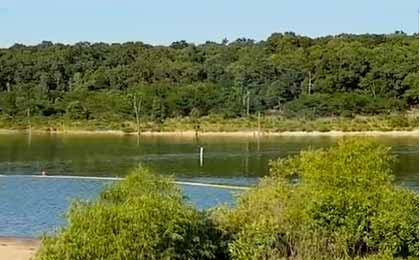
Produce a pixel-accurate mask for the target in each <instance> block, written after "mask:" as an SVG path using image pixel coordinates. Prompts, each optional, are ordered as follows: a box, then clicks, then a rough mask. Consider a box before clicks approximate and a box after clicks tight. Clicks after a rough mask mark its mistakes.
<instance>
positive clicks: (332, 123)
mask: <svg viewBox="0 0 420 260" xmlns="http://www.w3.org/2000/svg"><path fill="white" fill-rule="evenodd" d="M18 132H31V133H34V134H46V133H50V134H80V135H84V134H86V135H89V134H111V135H130V136H132V135H140V136H185V137H194V136H238V137H241V136H243V137H263V136H347V135H351V136H418V135H419V132H418V111H417V110H414V111H410V112H406V113H398V114H393V115H386V116H370V117H368V116H355V117H352V118H349V117H324V118H315V119H306V118H284V117H276V116H264V117H254V116H251V117H247V118H245V117H243V118H231V119H223V118H221V117H202V118H191V117H182V118H169V119H166V120H164V121H162V122H154V121H146V120H144V121H143V120H142V121H140V123H139V124H138V125H137V124H136V123H135V122H133V121H116V122H109V121H103V120H68V119H62V118H59V119H45V118H42V117H38V118H37V117H34V118H32V119H31V120H30V122H28V121H26V120H23V119H12V118H0V133H3V134H4V133H18Z"/></svg>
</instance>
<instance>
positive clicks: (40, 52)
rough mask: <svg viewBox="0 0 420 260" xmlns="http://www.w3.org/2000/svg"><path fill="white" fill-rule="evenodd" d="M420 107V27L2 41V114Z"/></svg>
mask: <svg viewBox="0 0 420 260" xmlns="http://www.w3.org/2000/svg"><path fill="white" fill-rule="evenodd" d="M413 106H418V34H414V35H406V34H404V33H403V32H395V33H393V34H385V35H373V34H364V35H349V34H342V35H337V36H327V37H320V38H309V37H305V36H300V35H296V34H294V33H291V32H288V33H274V34H272V35H271V36H270V37H268V39H266V40H264V41H259V42H256V41H254V40H251V39H237V40H235V41H232V42H228V41H227V40H223V41H222V42H221V43H217V42H206V43H204V44H199V45H196V44H191V43H187V42H185V41H178V42H174V43H172V44H171V45H170V46H152V45H148V44H144V43H142V42H127V43H123V44H106V43H88V42H80V43H76V44H74V45H64V44H60V43H56V44H53V43H51V42H47V41H45V42H42V43H41V44H38V45H35V46H24V45H21V44H15V45H14V46H12V47H10V48H7V49H0V115H2V117H3V118H19V117H31V116H39V117H48V118H61V117H66V118H69V119H98V120H112V121H123V120H133V119H134V118H136V116H137V118H144V119H147V120H156V121H160V120H163V119H165V118H172V117H178V116H193V117H200V116H206V115H210V114H218V115H223V116H224V117H230V118H232V117H240V116H247V115H252V114H256V113H263V114H278V115H283V116H291V117H293V116H299V117H306V116H315V117H318V116H337V115H341V116H353V115H355V114H363V115H373V114H383V113H389V112H392V111H404V110H407V109H409V108H410V107H413Z"/></svg>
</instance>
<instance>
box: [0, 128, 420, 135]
mask: <svg viewBox="0 0 420 260" xmlns="http://www.w3.org/2000/svg"><path fill="white" fill-rule="evenodd" d="M27 132H28V131H27V130H13V129H0V134H13V133H27ZM32 133H33V134H60V135H129V136H136V135H137V133H126V132H123V131H120V130H94V131H90V130H66V131H45V130H32ZM141 136H183V137H195V136H196V133H195V131H170V132H151V131H145V132H142V133H141ZM198 136H221V137H270V136H302V137H304V136H314V137H316V136H331V137H340V136H392V137H398V136H407V137H419V130H418V129H415V130H411V131H357V132H351V131H349V132H347V131H328V132H319V131H312V132H306V131H284V132H260V133H258V131H232V132H199V133H198Z"/></svg>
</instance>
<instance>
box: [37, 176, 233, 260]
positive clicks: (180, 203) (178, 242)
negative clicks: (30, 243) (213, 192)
mask: <svg viewBox="0 0 420 260" xmlns="http://www.w3.org/2000/svg"><path fill="white" fill-rule="evenodd" d="M220 235H221V234H220V232H219V231H218V230H217V229H216V228H215V227H214V225H213V223H212V222H211V221H210V220H209V219H208V218H207V217H206V214H205V213H203V212H198V211H197V210H195V209H194V208H193V207H192V206H190V205H187V204H185V202H184V198H183V197H182V194H181V192H180V191H179V189H178V188H177V187H176V186H175V185H174V184H173V183H172V180H171V179H167V178H163V177H157V176H156V175H153V174H151V173H149V172H148V171H147V170H146V169H139V170H137V171H136V172H135V173H133V174H132V175H131V176H129V177H128V178H127V179H126V180H124V181H123V182H122V183H118V184H113V185H112V186H110V187H108V189H106V190H105V191H104V192H103V193H102V194H101V195H100V198H99V199H98V200H96V201H92V202H77V203H75V204H73V206H72V207H71V209H70V211H69V213H68V226H67V227H65V228H63V229H62V230H61V231H60V232H58V233H57V234H56V235H54V236H51V237H49V236H46V237H44V239H43V242H42V247H41V249H40V250H39V252H38V254H37V257H36V259H40V260H43V259H45V260H46V259H84V260H89V259H124V260H129V259H224V251H225V250H224V249H223V245H222V244H221V243H220V241H221V239H220Z"/></svg>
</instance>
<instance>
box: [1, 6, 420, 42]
mask: <svg viewBox="0 0 420 260" xmlns="http://www.w3.org/2000/svg"><path fill="white" fill-rule="evenodd" d="M419 3H420V1H419V0H399V1H397V0H347V1H345V0H325V1H324V0H318V1H314V0H306V1H298V0H294V1H292V0H254V1H249V0H178V1H174V0H166V1H163V0H149V1H142V0H137V1H135V0H120V1H117V0H67V1H60V0H37V1H35V0H0V47H9V46H10V45H12V44H13V43H15V42H19V43H24V44H36V43H39V42H41V41H42V40H50V41H53V42H63V43H74V42H78V41H91V42H98V41H103V42H124V41H143V42H145V43H150V44H169V43H171V42H173V41H176V40H187V41H189V42H195V43H202V42H204V41H206V40H212V41H218V42H219V41H221V40H222V39H223V38H228V39H229V40H234V39H236V38H239V37H247V38H253V39H256V40H262V39H265V38H267V37H268V36H269V35H270V34H271V33H272V32H285V31H294V32H296V33H298V34H303V35H307V36H312V37H314V36H323V35H328V34H339V33H343V32H344V33H390V32H394V31H395V30H403V31H405V32H407V33H410V34H411V33H413V32H418V13H419V7H420V4H419Z"/></svg>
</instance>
